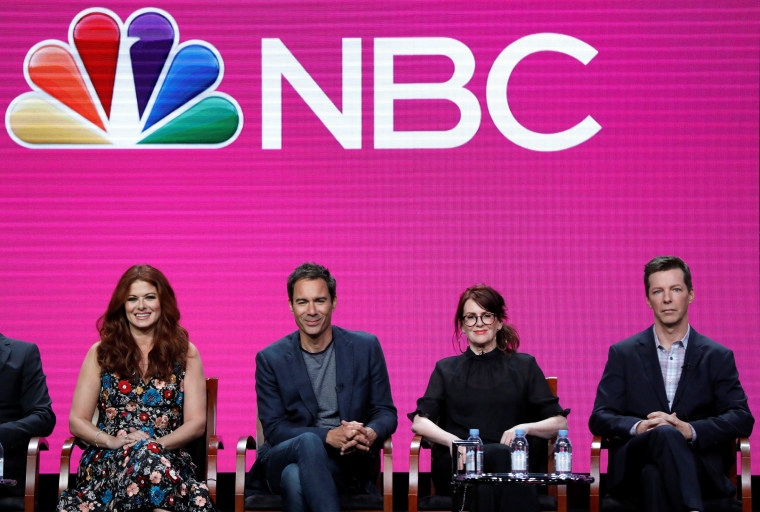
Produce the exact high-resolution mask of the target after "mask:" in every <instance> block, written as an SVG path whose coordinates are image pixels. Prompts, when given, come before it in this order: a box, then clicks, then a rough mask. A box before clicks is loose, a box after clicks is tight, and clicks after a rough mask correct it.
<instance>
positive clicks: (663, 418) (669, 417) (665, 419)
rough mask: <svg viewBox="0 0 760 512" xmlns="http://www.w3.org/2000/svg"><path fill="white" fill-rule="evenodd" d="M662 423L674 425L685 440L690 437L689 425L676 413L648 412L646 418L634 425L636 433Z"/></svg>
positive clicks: (659, 425) (641, 432)
mask: <svg viewBox="0 0 760 512" xmlns="http://www.w3.org/2000/svg"><path fill="white" fill-rule="evenodd" d="M663 425H672V426H674V427H676V428H677V429H678V431H679V432H680V433H681V434H682V435H683V436H684V437H685V438H686V439H687V440H690V439H691V436H692V432H691V425H689V424H688V423H687V422H685V421H681V420H679V419H678V416H677V415H676V413H672V414H668V413H666V412H662V411H655V412H652V413H649V414H648V415H647V419H645V420H642V421H641V422H640V423H639V424H638V425H637V426H636V433H637V434H643V433H644V432H646V431H647V430H652V429H653V428H657V427H661V426H663Z"/></svg>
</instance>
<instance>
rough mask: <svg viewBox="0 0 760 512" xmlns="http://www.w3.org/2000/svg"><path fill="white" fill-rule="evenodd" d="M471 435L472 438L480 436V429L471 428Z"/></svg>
mask: <svg viewBox="0 0 760 512" xmlns="http://www.w3.org/2000/svg"><path fill="white" fill-rule="evenodd" d="M470 435H471V436H479V435H480V429H479V428H471V429H470Z"/></svg>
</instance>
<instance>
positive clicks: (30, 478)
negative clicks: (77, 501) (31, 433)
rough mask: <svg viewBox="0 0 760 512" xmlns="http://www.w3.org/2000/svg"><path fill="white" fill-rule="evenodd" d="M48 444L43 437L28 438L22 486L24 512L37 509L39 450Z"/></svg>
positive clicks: (48, 446) (44, 448) (31, 511)
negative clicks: (24, 482)
mask: <svg viewBox="0 0 760 512" xmlns="http://www.w3.org/2000/svg"><path fill="white" fill-rule="evenodd" d="M49 448H50V444H49V443H48V440H47V439H46V438H44V437H33V438H31V439H30V440H29V447H28V448H27V451H26V486H25V488H24V512H35V510H37V495H38V491H39V487H40V452H41V451H42V450H48V449H49Z"/></svg>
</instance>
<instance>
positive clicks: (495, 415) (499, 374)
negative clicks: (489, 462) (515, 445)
mask: <svg viewBox="0 0 760 512" xmlns="http://www.w3.org/2000/svg"><path fill="white" fill-rule="evenodd" d="M569 413H570V410H569V409H567V410H564V409H562V407H560V405H559V399H558V398H557V397H555V396H554V395H553V394H552V392H551V389H549V385H548V384H547V383H546V378H545V377H544V373H543V372H542V371H541V368H539V367H538V364H537V363H536V359H535V358H534V357H533V356H531V355H529V354H523V353H517V352H513V353H511V354H507V353H505V352H502V351H501V350H498V349H495V350H492V351H491V352H488V353H486V354H481V355H477V354H475V353H474V352H473V351H472V350H469V349H468V350H466V351H465V352H464V354H462V355H459V356H453V357H447V358H445V359H441V360H440V361H438V362H437V363H436V365H435V370H433V374H432V375H431V376H430V382H429V383H428V387H427V390H426V391H425V395H424V396H423V397H422V398H420V399H419V400H417V409H416V410H415V411H414V412H411V413H409V415H408V416H409V419H410V420H412V421H414V416H415V415H417V414H419V415H420V416H424V417H426V418H430V419H431V420H432V421H434V422H436V423H438V426H439V427H441V428H442V429H443V430H445V431H447V432H450V433H452V434H454V435H456V436H458V437H460V438H461V439H467V437H469V435H470V429H471V428H477V429H480V438H481V439H482V440H483V442H484V443H498V442H499V441H500V440H501V436H502V434H503V433H504V431H505V430H508V429H510V428H512V427H514V426H515V425H517V424H519V423H529V422H535V421H540V420H543V419H546V418H551V417H552V416H556V415H558V414H562V415H564V416H567V415H568V414H569Z"/></svg>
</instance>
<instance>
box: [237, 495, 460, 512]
mask: <svg viewBox="0 0 760 512" xmlns="http://www.w3.org/2000/svg"><path fill="white" fill-rule="evenodd" d="M340 508H341V510H378V511H380V510H382V509H383V497H382V496H380V495H372V494H353V495H342V496H340ZM449 508H451V507H450V506H449ZM245 510H256V511H258V510H282V497H281V496H280V495H279V494H252V495H249V496H246V497H245Z"/></svg>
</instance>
